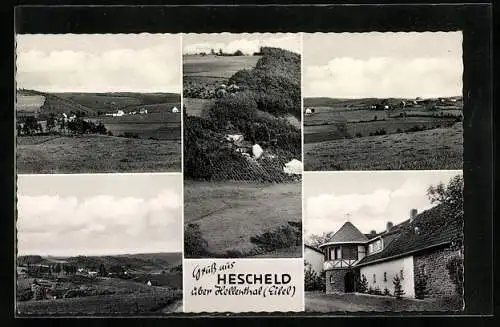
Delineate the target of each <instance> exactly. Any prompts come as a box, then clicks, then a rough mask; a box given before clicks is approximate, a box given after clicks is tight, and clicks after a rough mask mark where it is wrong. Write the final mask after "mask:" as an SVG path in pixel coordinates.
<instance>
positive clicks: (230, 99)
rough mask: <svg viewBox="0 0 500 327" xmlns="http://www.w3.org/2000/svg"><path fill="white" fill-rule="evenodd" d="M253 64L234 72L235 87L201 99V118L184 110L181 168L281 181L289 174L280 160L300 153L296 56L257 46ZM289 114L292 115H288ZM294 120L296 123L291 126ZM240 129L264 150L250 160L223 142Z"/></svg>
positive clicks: (213, 176) (208, 175)
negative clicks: (206, 101)
mask: <svg viewBox="0 0 500 327" xmlns="http://www.w3.org/2000/svg"><path fill="white" fill-rule="evenodd" d="M261 54H262V56H261V57H260V59H259V60H258V62H257V64H256V66H255V68H253V69H251V70H248V69H243V70H240V71H238V72H237V73H236V74H234V75H233V76H232V77H231V78H230V80H229V83H230V84H231V83H235V84H236V85H238V86H239V87H240V90H239V91H238V92H236V93H233V94H231V95H226V96H223V97H220V98H218V99H216V100H215V101H214V102H213V103H210V104H207V106H206V108H204V111H206V113H205V114H204V115H203V117H204V118H200V117H194V116H189V115H187V113H185V115H184V167H185V170H184V174H185V177H186V178H191V179H202V180H245V181H261V182H284V181H292V180H295V177H292V176H288V175H286V174H285V173H284V172H283V166H284V164H285V163H287V162H289V161H290V160H292V159H294V158H299V159H300V158H301V132H300V124H297V120H300V116H301V110H300V108H301V104H300V102H301V99H300V56H299V55H297V54H295V53H292V52H289V51H286V50H282V49H277V48H263V49H262V51H261ZM290 114H292V115H293V116H294V117H295V118H296V119H292V120H291V119H290ZM297 125H298V127H297ZM226 134H241V135H243V137H244V140H245V142H247V143H248V144H249V145H250V146H251V145H252V144H259V145H260V146H261V147H262V148H263V149H264V151H265V152H264V155H263V156H262V157H261V158H259V160H255V159H254V158H250V157H248V156H246V157H245V156H243V155H242V154H241V153H238V152H237V151H236V147H235V146H234V144H230V143H227V142H224V139H225V135H226Z"/></svg>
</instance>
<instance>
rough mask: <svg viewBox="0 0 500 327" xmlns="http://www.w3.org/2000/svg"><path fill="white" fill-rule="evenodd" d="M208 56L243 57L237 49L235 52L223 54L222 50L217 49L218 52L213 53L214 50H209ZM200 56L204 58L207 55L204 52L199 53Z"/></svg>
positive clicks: (241, 52)
mask: <svg viewBox="0 0 500 327" xmlns="http://www.w3.org/2000/svg"><path fill="white" fill-rule="evenodd" d="M210 54H211V55H212V56H244V55H245V54H244V53H243V51H241V50H239V49H238V50H236V51H234V52H233V53H227V52H224V51H222V49H219V51H215V49H210ZM200 55H202V56H206V55H207V53H206V52H200Z"/></svg>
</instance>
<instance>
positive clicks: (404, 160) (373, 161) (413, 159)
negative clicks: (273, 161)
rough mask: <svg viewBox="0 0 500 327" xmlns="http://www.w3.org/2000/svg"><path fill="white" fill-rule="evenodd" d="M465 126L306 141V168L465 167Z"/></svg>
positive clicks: (386, 168) (458, 125)
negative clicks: (324, 140)
mask: <svg viewBox="0 0 500 327" xmlns="http://www.w3.org/2000/svg"><path fill="white" fill-rule="evenodd" d="M462 166H463V128H462V124H461V123H458V124H456V125H455V126H454V127H451V128H437V129H432V130H427V131H421V132H415V133H401V134H392V135H383V136H372V137H362V138H356V139H343V140H336V141H327V142H320V143H312V144H305V145H304V168H305V170H309V171H311V170H316V171H317V170H320V171H321V170H393V169H423V170H427V169H429V170H430V169H462Z"/></svg>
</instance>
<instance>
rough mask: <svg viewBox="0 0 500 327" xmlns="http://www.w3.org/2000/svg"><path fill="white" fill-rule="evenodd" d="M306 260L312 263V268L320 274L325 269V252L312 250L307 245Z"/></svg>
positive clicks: (305, 250)
mask: <svg viewBox="0 0 500 327" xmlns="http://www.w3.org/2000/svg"><path fill="white" fill-rule="evenodd" d="M304 260H305V261H306V262H308V263H310V264H311V266H312V269H313V270H314V271H315V272H316V273H317V274H318V275H319V274H321V272H322V271H323V261H324V256H323V254H321V253H319V252H317V251H314V250H311V249H310V248H308V247H307V246H305V247H304Z"/></svg>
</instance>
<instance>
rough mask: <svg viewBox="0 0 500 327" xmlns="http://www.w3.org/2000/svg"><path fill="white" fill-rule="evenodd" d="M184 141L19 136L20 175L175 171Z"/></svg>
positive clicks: (86, 136) (18, 158) (94, 136)
mask: <svg viewBox="0 0 500 327" xmlns="http://www.w3.org/2000/svg"><path fill="white" fill-rule="evenodd" d="M180 153H181V141H180V140H150V139H133V138H124V137H114V136H103V135H81V136H20V137H17V148H16V166H17V172H18V173H20V174H51V173H52V174H55V173H114V172H175V171H180V170H181V156H180Z"/></svg>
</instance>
